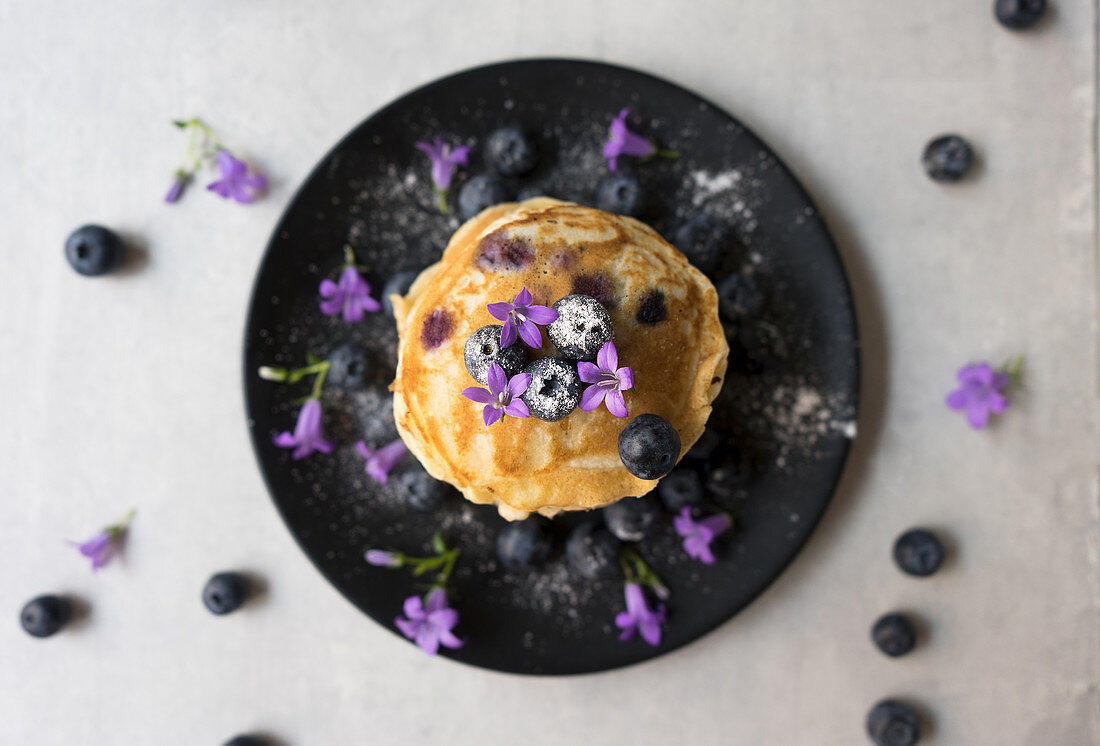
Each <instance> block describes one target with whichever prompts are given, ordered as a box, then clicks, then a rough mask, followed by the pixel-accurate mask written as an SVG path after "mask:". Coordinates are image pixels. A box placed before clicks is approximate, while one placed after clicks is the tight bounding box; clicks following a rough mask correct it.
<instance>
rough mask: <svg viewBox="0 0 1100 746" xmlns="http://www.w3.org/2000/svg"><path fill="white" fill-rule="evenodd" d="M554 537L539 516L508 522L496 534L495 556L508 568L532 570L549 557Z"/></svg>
mask: <svg viewBox="0 0 1100 746" xmlns="http://www.w3.org/2000/svg"><path fill="white" fill-rule="evenodd" d="M553 546H554V539H553V536H552V535H551V533H550V529H549V528H548V527H547V526H546V524H545V523H544V522H543V521H542V520H541V519H539V518H528V519H527V520H524V521H514V522H512V523H509V524H508V525H507V526H505V527H504V528H503V529H501V532H500V533H499V534H497V558H498V559H499V560H500V562H501V564H502V565H504V566H505V567H506V568H508V569H509V570H533V569H535V568H536V567H539V566H541V565H543V564H545V563H546V560H548V559H550V550H551V549H553Z"/></svg>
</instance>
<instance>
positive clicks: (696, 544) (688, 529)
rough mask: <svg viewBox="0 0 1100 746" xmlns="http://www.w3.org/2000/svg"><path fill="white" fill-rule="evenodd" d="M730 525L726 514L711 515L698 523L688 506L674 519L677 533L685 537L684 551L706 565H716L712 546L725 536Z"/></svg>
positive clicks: (673, 523)
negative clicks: (712, 543)
mask: <svg viewBox="0 0 1100 746" xmlns="http://www.w3.org/2000/svg"><path fill="white" fill-rule="evenodd" d="M730 524H731V521H730V518H729V516H728V515H726V514H725V513H718V514H716V515H710V516H707V517H706V518H701V519H699V520H698V521H697V520H695V519H694V518H692V517H691V508H690V507H687V506H685V507H684V509H683V510H681V511H680V513H679V514H678V515H676V516H675V517H673V519H672V525H673V528H675V529H676V533H678V534H679V535H680V536H682V537H684V551H685V552H687V555H688V556H689V557H691V558H692V559H697V560H699V561H700V562H702V563H703V564H704V565H713V564H714V553H713V552H711V550H710V544H711V542H712V541H714V540H715V539H716V538H718V537H719V536H721V535H722V534H724V533H725V532H726V530H727V529H728V528H729V527H730Z"/></svg>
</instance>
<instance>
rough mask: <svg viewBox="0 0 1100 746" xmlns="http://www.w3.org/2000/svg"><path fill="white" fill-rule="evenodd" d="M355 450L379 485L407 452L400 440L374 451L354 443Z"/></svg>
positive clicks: (362, 443) (359, 443) (384, 481)
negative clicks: (360, 455)
mask: <svg viewBox="0 0 1100 746" xmlns="http://www.w3.org/2000/svg"><path fill="white" fill-rule="evenodd" d="M355 448H356V449H357V450H358V451H359V453H360V454H362V456H363V458H365V459H366V460H367V474H369V475H370V478H371V479H373V480H374V481H376V482H378V483H379V484H385V483H386V477H387V476H388V475H389V473H390V469H392V468H393V467H394V465H395V464H396V463H397V462H398V461H400V460H401V458H402V457H403V456H404V455H405V454H406V453H408V452H409V449H408V447H407V446H406V445H405V443H404V441H402V440H401V439H400V438H398V439H397V440H395V441H393V442H392V443H389V444H387V445H384V446H382V447H381V448H378V449H375V450H371V449H370V448H367V444H366V443H364V442H363V441H359V442H358V443H356V444H355ZM369 561H370V560H369V559H368V562H369Z"/></svg>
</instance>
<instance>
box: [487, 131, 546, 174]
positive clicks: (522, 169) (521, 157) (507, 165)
mask: <svg viewBox="0 0 1100 746" xmlns="http://www.w3.org/2000/svg"><path fill="white" fill-rule="evenodd" d="M485 153H486V156H487V157H488V159H489V164H490V165H491V166H492V167H493V168H495V169H496V170H497V173H499V174H503V175H504V176H520V175H521V174H526V173H530V172H531V171H532V170H533V169H534V168H535V166H536V165H537V164H538V162H539V151H538V148H537V147H536V146H535V141H534V140H533V139H531V136H530V135H528V134H527V132H526V131H524V129H523V128H522V127H520V126H519V125H515V124H513V125H509V126H507V127H501V128H500V129H496V130H493V131H492V132H491V133H490V134H489V139H488V140H487V141H486V143H485Z"/></svg>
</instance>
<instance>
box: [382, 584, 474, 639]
mask: <svg viewBox="0 0 1100 746" xmlns="http://www.w3.org/2000/svg"><path fill="white" fill-rule="evenodd" d="M394 624H396V625H397V628H398V629H399V630H401V634H403V635H405V637H407V638H409V639H410V640H412V641H413V642H415V643H416V645H417V647H419V648H420V649H421V650H423V651H424V652H425V653H427V654H428V655H435V654H436V653H437V652H438V651H439V646H440V645H443V647H447V648H451V649H452V650H454V649H455V648H460V647H462V646H463V645H464V644H465V643H463V641H462V640H460V639H458V638H457V637H455V635H454V633H453V632H452V631H451V630H453V629H454V628H455V626H457V625H458V612H457V611H455V610H454V609H452V608H450V607H448V606H447V593H446V591H444V590H443V589H442V588H433V589H432V590H431V591H429V592H428V597H427V599H426V600H425V601H421V600H420V597H419V596H410V597H409V598H406V599H405V616H403V617H397V619H395V620H394Z"/></svg>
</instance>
